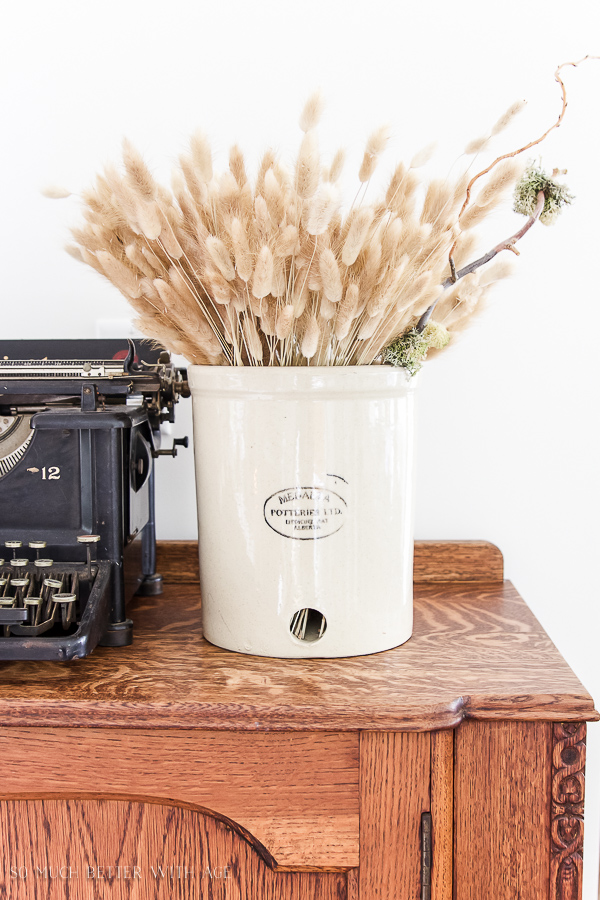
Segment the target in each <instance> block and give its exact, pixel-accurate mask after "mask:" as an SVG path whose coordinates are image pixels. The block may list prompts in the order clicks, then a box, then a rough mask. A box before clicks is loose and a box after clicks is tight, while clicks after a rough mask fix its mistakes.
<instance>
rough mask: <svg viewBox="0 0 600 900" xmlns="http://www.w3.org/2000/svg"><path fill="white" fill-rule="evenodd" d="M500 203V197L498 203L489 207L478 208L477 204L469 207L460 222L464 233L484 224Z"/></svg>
mask: <svg viewBox="0 0 600 900" xmlns="http://www.w3.org/2000/svg"><path fill="white" fill-rule="evenodd" d="M499 201H500V198H499V197H498V198H497V200H496V202H494V203H489V204H488V205H487V206H476V205H475V204H473V205H472V206H468V207H467V208H466V210H465V211H464V212H463V214H462V215H461V217H460V219H459V220H458V224H459V225H460V227H461V229H462V230H463V231H469V229H471V228H475V226H476V225H479V223H480V222H483V220H484V219H486V218H487V216H488V215H489V214H490V212H491V211H492V208H493V207H494V206H496V204H497V203H499Z"/></svg>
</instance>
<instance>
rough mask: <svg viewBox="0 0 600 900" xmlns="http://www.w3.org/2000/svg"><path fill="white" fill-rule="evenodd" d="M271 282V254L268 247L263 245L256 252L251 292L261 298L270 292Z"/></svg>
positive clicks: (258, 298)
mask: <svg viewBox="0 0 600 900" xmlns="http://www.w3.org/2000/svg"><path fill="white" fill-rule="evenodd" d="M272 284H273V254H272V253H271V250H270V249H269V247H267V246H266V245H264V246H263V247H262V248H261V251H260V253H259V254H258V259H257V261H256V267H255V269H254V277H253V279H252V294H253V296H254V297H256V298H257V300H262V298H263V297H266V296H267V295H268V294H270V293H271V287H272Z"/></svg>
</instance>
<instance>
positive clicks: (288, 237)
mask: <svg viewBox="0 0 600 900" xmlns="http://www.w3.org/2000/svg"><path fill="white" fill-rule="evenodd" d="M297 248H298V229H297V228H296V226H295V225H286V226H285V228H283V229H282V230H281V231H280V232H279V234H278V235H277V239H276V241H275V247H274V249H273V255H274V256H280V257H281V258H282V259H286V258H287V257H288V256H293V255H294V253H295V252H296V250H297Z"/></svg>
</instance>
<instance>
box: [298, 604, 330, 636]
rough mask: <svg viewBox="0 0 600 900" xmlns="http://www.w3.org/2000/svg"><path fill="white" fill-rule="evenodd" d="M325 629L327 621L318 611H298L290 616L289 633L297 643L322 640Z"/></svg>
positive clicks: (308, 609)
mask: <svg viewBox="0 0 600 900" xmlns="http://www.w3.org/2000/svg"><path fill="white" fill-rule="evenodd" d="M326 628H327V619H326V618H325V616H324V615H323V613H321V612H319V610H318V609H310V608H309V607H306V608H305V609H299V610H298V612H295V613H294V615H293V616H292V621H291V622H290V632H291V633H292V634H293V635H294V637H295V638H298V640H299V641H308V642H309V643H313V642H314V641H318V640H319V638H322V637H323V635H324V634H325V629H326Z"/></svg>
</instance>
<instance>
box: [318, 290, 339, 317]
mask: <svg viewBox="0 0 600 900" xmlns="http://www.w3.org/2000/svg"><path fill="white" fill-rule="evenodd" d="M337 308H338V305H337V303H332V302H331V300H328V299H327V297H326V296H325V295H324V294H323V296H322V297H321V302H320V303H319V317H320V318H321V319H324V320H325V321H326V322H329V321H330V320H331V319H333V318H334V317H335V314H336V312H337Z"/></svg>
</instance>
